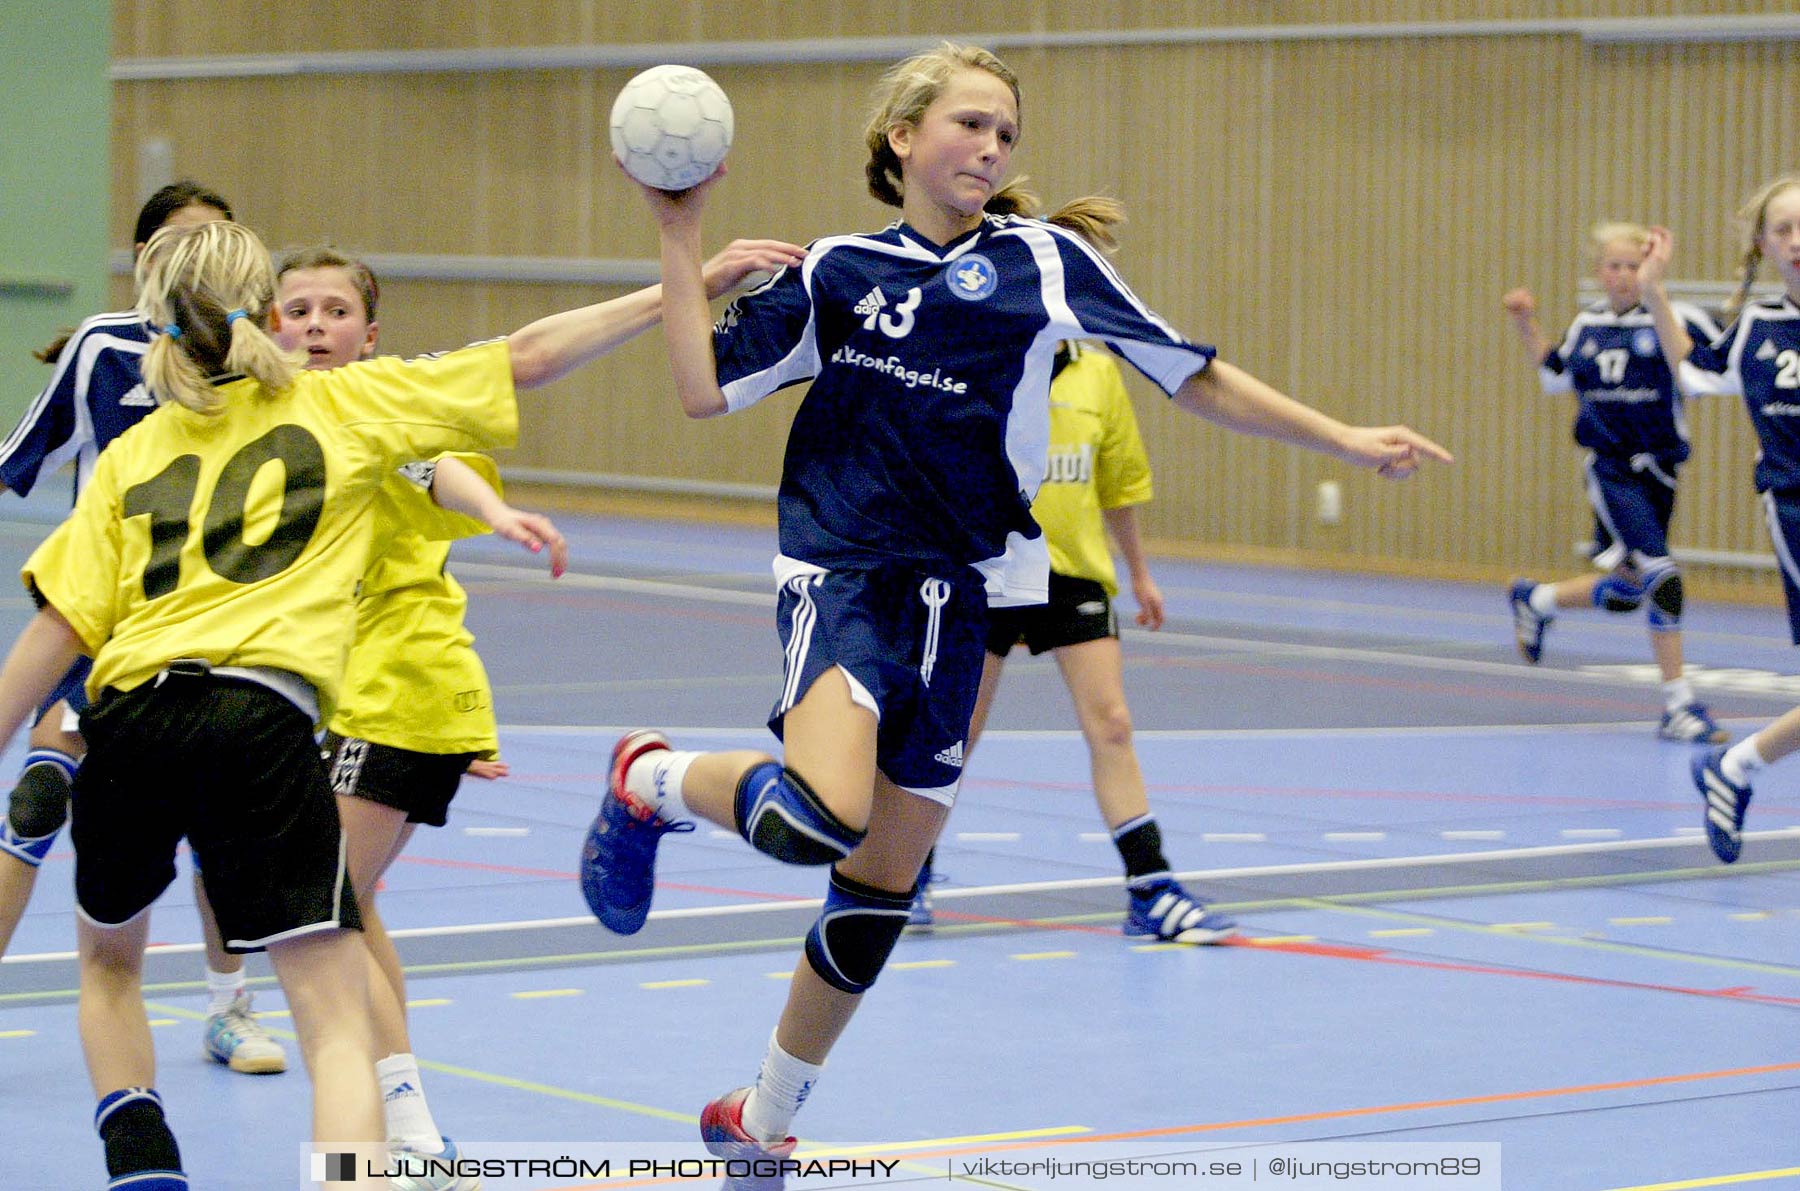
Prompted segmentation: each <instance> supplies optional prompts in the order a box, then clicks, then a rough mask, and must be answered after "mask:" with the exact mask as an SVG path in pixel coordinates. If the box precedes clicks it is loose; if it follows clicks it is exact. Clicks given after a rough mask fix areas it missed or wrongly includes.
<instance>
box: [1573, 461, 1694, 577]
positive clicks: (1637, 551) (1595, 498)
mask: <svg viewBox="0 0 1800 1191" xmlns="http://www.w3.org/2000/svg"><path fill="white" fill-rule="evenodd" d="M1586 470H1587V493H1588V503H1589V504H1591V505H1593V506H1594V562H1595V563H1597V564H1598V565H1600V566H1602V567H1605V568H1606V569H1607V570H1609V571H1610V570H1613V569H1615V568H1617V567H1619V566H1621V565H1623V564H1625V563H1627V562H1629V563H1631V564H1632V565H1634V566H1636V567H1638V568H1640V569H1641V568H1642V567H1643V566H1644V564H1646V563H1648V562H1651V561H1653V560H1656V559H1660V558H1666V557H1668V554H1669V518H1670V517H1672V516H1674V514H1675V472H1676V465H1675V464H1673V463H1658V462H1657V461H1656V459H1655V458H1654V457H1652V456H1649V455H1639V456H1636V457H1634V458H1632V459H1618V458H1614V457H1611V456H1606V455H1590V456H1588V458H1587V462H1586Z"/></svg>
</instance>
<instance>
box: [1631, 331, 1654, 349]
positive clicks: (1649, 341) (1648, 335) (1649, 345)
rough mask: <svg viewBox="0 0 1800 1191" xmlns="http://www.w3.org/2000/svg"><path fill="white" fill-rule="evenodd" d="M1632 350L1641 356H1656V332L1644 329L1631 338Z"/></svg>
mask: <svg viewBox="0 0 1800 1191" xmlns="http://www.w3.org/2000/svg"><path fill="white" fill-rule="evenodd" d="M1631 350H1632V351H1634V352H1636V353H1637V354H1638V355H1640V356H1654V355H1655V354H1656V332H1655V331H1652V330H1651V329H1650V328H1649V327H1644V328H1642V329H1641V330H1639V331H1638V333H1637V334H1636V335H1633V336H1632V337H1631Z"/></svg>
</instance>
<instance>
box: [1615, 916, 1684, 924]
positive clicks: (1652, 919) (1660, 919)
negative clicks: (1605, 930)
mask: <svg viewBox="0 0 1800 1191" xmlns="http://www.w3.org/2000/svg"><path fill="white" fill-rule="evenodd" d="M1606 921H1607V922H1609V923H1611V924H1612V925H1613V926H1669V925H1672V924H1673V923H1674V921H1675V920H1674V919H1673V918H1671V917H1669V916H1668V915H1667V914H1647V915H1645V916H1643V917H1641V918H1608V919H1607V920H1606Z"/></svg>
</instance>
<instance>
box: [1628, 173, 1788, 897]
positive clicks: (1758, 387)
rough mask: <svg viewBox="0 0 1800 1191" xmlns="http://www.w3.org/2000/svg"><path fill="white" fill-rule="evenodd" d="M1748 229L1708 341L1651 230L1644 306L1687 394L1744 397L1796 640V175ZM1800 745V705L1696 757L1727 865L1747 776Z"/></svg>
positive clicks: (1770, 194) (1714, 838) (1758, 199)
mask: <svg viewBox="0 0 1800 1191" xmlns="http://www.w3.org/2000/svg"><path fill="white" fill-rule="evenodd" d="M1738 218H1739V219H1740V220H1742V222H1743V223H1744V225H1745V226H1746V227H1747V228H1748V230H1749V245H1748V251H1747V252H1746V253H1745V255H1744V268H1743V282H1742V284H1741V285H1740V286H1739V287H1738V292H1737V295H1736V297H1735V298H1734V299H1733V300H1732V302H1731V305H1730V306H1728V307H1727V310H1726V312H1727V313H1728V314H1735V315H1736V321H1734V322H1733V323H1732V324H1731V326H1729V327H1728V328H1726V330H1725V333H1724V334H1723V335H1721V336H1719V337H1718V338H1717V339H1715V340H1714V341H1713V342H1711V343H1696V342H1694V341H1693V340H1692V339H1691V338H1690V337H1689V336H1688V334H1687V332H1686V330H1685V329H1684V328H1683V327H1682V326H1681V322H1680V319H1679V317H1678V315H1677V313H1676V311H1675V309H1674V307H1673V304H1672V303H1670V301H1669V298H1668V295H1667V294H1666V293H1664V292H1663V278H1664V277H1665V276H1666V275H1667V273H1668V268H1669V259H1670V256H1671V254H1672V253H1673V251H1674V240H1673V237H1671V236H1670V235H1669V232H1668V230H1667V229H1666V228H1652V229H1651V233H1650V251H1649V253H1648V254H1647V255H1646V256H1645V258H1644V267H1643V282H1644V304H1645V305H1646V306H1648V307H1649V308H1650V313H1651V314H1652V315H1654V316H1655V318H1656V330H1657V334H1658V335H1660V336H1661V337H1662V343H1663V351H1664V353H1665V354H1666V355H1667V357H1668V359H1669V366H1670V367H1671V368H1676V369H1678V370H1679V372H1680V375H1681V382H1682V385H1683V386H1684V387H1686V388H1687V389H1688V390H1689V391H1690V392H1700V393H1721V394H1727V395H1730V394H1735V395H1737V396H1740V397H1742V398H1743V399H1744V406H1745V408H1746V409H1747V410H1748V411H1749V414H1750V422H1751V424H1752V425H1754V426H1755V427H1756V438H1757V441H1758V443H1759V444H1760V445H1761V447H1762V451H1761V453H1760V454H1759V455H1758V457H1757V460H1756V490H1757V491H1758V492H1759V493H1761V494H1762V503H1763V514H1764V516H1765V517H1766V518H1767V519H1768V523H1769V537H1770V538H1771V539H1772V540H1773V542H1774V544H1775V557H1776V558H1777V559H1778V560H1780V562H1781V585H1782V587H1783V589H1785V591H1786V593H1787V609H1788V625H1789V628H1790V629H1791V630H1792V633H1793V638H1794V643H1795V644H1796V645H1800V564H1797V563H1796V561H1795V560H1796V558H1800V174H1789V175H1786V176H1785V177H1781V178H1776V179H1775V180H1774V181H1772V182H1770V183H1768V184H1767V185H1765V186H1763V187H1762V188H1761V189H1760V190H1758V191H1757V192H1756V194H1754V195H1753V196H1751V198H1750V201H1749V202H1747V203H1745V204H1744V206H1743V208H1742V209H1741V210H1740V211H1739V212H1738ZM1764 258H1767V259H1769V260H1772V261H1774V262H1775V269H1776V272H1778V273H1779V274H1780V275H1781V284H1782V293H1781V294H1780V295H1779V296H1778V297H1774V298H1767V299H1764V300H1761V301H1756V302H1750V303H1748V304H1746V303H1745V301H1744V300H1745V298H1747V297H1748V296H1749V293H1750V286H1751V285H1752V284H1753V283H1754V282H1755V280H1756V274H1757V270H1758V269H1759V268H1760V267H1761V265H1762V262H1763V260H1764ZM1797 749H1800V708H1796V709H1795V710H1793V711H1790V712H1788V713H1787V714H1786V715H1784V716H1782V717H1781V718H1780V719H1778V720H1776V721H1775V722H1774V723H1772V724H1770V725H1769V726H1768V727H1766V728H1764V729H1763V730H1762V731H1760V732H1757V733H1756V734H1754V735H1752V736H1748V737H1746V738H1745V739H1743V740H1740V741H1738V742H1737V743H1736V744H1734V745H1732V746H1730V747H1729V748H1726V747H1724V746H1719V747H1717V748H1713V749H1709V750H1707V751H1705V752H1703V753H1700V754H1698V755H1696V756H1695V758H1694V764H1693V771H1694V784H1695V785H1696V786H1698V787H1699V789H1700V796H1701V797H1702V798H1703V799H1705V809H1704V812H1703V816H1704V817H1703V822H1704V824H1705V827H1706V838H1707V842H1708V843H1710V844H1711V845H1712V849H1713V852H1714V853H1715V854H1716V855H1717V856H1718V857H1719V859H1720V860H1723V861H1724V862H1725V863H1727V864H1730V863H1731V862H1732V861H1734V860H1736V859H1737V858H1738V854H1739V852H1740V851H1742V849H1743V843H1744V841H1743V831H1744V815H1745V812H1746V811H1748V810H1749V808H1750V794H1751V784H1750V778H1751V775H1752V774H1754V773H1756V771H1757V770H1759V769H1761V768H1762V767H1763V766H1765V765H1769V764H1772V763H1774V762H1776V761H1779V760H1781V758H1783V757H1785V756H1787V755H1788V754H1789V753H1792V752H1794V751H1795V750H1797Z"/></svg>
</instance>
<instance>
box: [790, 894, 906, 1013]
mask: <svg viewBox="0 0 1800 1191" xmlns="http://www.w3.org/2000/svg"><path fill="white" fill-rule="evenodd" d="M912 896H913V895H912V890H910V889H909V890H907V891H906V892H905V893H888V892H887V891H886V890H882V889H875V888H873V887H871V886H868V885H864V884H862V883H861V882H860V881H852V880H851V879H850V878H849V877H846V876H844V875H843V874H842V873H840V872H838V871H837V869H836V868H833V869H832V870H831V887H830V889H829V890H828V891H827V892H826V894H825V908H824V909H823V910H821V911H820V912H819V920H818V921H817V922H815V923H813V928H812V930H811V931H809V932H808V933H807V936H806V960H807V962H808V963H810V964H811V965H812V970H813V971H815V972H817V973H818V974H819V979H821V980H823V981H824V982H825V983H827V984H829V985H831V987H833V988H835V989H838V990H840V991H842V992H847V993H862V992H867V991H868V990H869V987H870V986H871V985H873V984H874V983H875V977H877V976H879V975H881V969H882V967H883V966H884V965H886V963H887V961H888V956H889V955H891V954H892V953H893V950H894V944H895V943H896V942H898V941H899V939H900V932H901V931H903V930H905V929H906V919H907V916H908V915H909V914H910V913H911V912H912Z"/></svg>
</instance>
